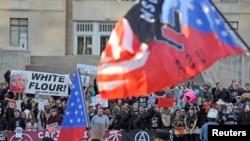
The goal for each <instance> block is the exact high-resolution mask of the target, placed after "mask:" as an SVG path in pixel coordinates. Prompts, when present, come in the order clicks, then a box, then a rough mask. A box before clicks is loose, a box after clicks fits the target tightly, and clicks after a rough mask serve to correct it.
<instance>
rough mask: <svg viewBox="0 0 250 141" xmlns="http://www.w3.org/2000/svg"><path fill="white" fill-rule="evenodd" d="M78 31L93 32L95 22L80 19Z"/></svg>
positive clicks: (77, 24) (77, 26)
mask: <svg viewBox="0 0 250 141" xmlns="http://www.w3.org/2000/svg"><path fill="white" fill-rule="evenodd" d="M76 31H85V32H92V31H93V22H86V21H78V22H77V23H76Z"/></svg>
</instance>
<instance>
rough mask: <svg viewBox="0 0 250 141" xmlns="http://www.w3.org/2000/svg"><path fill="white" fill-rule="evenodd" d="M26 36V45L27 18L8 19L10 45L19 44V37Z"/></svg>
mask: <svg viewBox="0 0 250 141" xmlns="http://www.w3.org/2000/svg"><path fill="white" fill-rule="evenodd" d="M21 37H22V39H23V38H26V39H24V40H26V45H27V42H28V41H27V39H28V19H22V18H11V19H10V45H11V46H19V45H20V39H21Z"/></svg>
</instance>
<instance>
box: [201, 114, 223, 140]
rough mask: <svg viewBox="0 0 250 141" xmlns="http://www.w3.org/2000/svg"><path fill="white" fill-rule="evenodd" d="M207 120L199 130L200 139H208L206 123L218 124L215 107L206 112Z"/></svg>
mask: <svg viewBox="0 0 250 141" xmlns="http://www.w3.org/2000/svg"><path fill="white" fill-rule="evenodd" d="M207 118H208V122H207V123H205V124H203V126H202V127H201V130H200V140H201V141H208V125H219V124H218V123H217V122H216V120H217V118H218V111H217V110H216V109H210V110H209V112H208V114H207Z"/></svg>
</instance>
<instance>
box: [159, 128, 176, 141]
mask: <svg viewBox="0 0 250 141" xmlns="http://www.w3.org/2000/svg"><path fill="white" fill-rule="evenodd" d="M171 140H173V139H171V136H170V135H169V133H168V132H166V131H163V130H160V131H156V132H155V135H154V141H171Z"/></svg>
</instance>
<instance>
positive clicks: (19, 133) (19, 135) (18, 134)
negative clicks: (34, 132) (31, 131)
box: [16, 127, 23, 138]
mask: <svg viewBox="0 0 250 141" xmlns="http://www.w3.org/2000/svg"><path fill="white" fill-rule="evenodd" d="M22 136H23V128H21V127H17V128H16V138H22Z"/></svg>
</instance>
